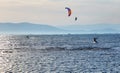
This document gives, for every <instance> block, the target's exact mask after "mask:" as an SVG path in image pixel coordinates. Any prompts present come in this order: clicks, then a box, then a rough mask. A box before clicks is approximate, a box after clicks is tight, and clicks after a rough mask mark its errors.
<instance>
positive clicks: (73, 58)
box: [0, 34, 120, 73]
mask: <svg viewBox="0 0 120 73" xmlns="http://www.w3.org/2000/svg"><path fill="white" fill-rule="evenodd" d="M94 37H96V38H97V42H98V43H94V41H93V38H94ZM0 73H120V34H99V35H98V34H94V35H89V34H86V35H70V34H69V35H0Z"/></svg>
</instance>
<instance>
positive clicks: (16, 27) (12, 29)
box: [0, 22, 64, 34]
mask: <svg viewBox="0 0 120 73" xmlns="http://www.w3.org/2000/svg"><path fill="white" fill-rule="evenodd" d="M63 31H64V30H62V29H59V28H57V27H53V26H49V25H45V24H33V23H26V22H25V23H0V33H15V34H17V33H18V34H19V33H23V34H25V33H27V34H32V33H35V34H44V33H45V34H47V33H60V32H63Z"/></svg>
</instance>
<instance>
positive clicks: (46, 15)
mask: <svg viewBox="0 0 120 73" xmlns="http://www.w3.org/2000/svg"><path fill="white" fill-rule="evenodd" d="M65 7H70V8H71V9H72V15H71V17H68V16H67V10H65ZM75 17H78V21H74V18H75ZM0 22H32V23H40V24H50V25H74V24H79V25H82V24H97V23H111V24H120V0H0Z"/></svg>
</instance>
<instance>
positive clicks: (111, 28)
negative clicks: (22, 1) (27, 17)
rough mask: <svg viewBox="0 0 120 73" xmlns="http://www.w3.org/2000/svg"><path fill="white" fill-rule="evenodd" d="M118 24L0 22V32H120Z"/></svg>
mask: <svg viewBox="0 0 120 73" xmlns="http://www.w3.org/2000/svg"><path fill="white" fill-rule="evenodd" d="M119 28H120V24H91V25H90V24H89V25H66V26H56V27H55V26H51V25H45V24H33V23H27V22H22V23H0V33H3V34H5V33H7V34H68V33H71V34H91V33H92V34H93V33H98V34H99V33H120V29H119Z"/></svg>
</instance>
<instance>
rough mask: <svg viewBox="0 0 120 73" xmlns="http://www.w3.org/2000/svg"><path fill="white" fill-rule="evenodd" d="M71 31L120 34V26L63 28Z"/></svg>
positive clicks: (101, 25) (91, 25)
mask: <svg viewBox="0 0 120 73" xmlns="http://www.w3.org/2000/svg"><path fill="white" fill-rule="evenodd" d="M61 28H62V29H66V30H70V31H74V32H77V31H80V32H81V31H83V32H84V33H120V24H89V25H68V26H63V27H61Z"/></svg>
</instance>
